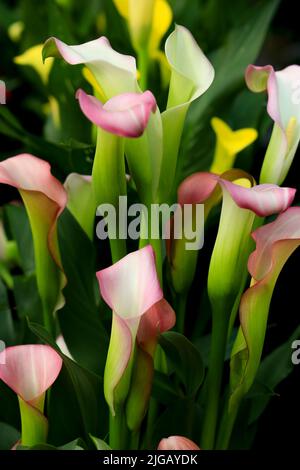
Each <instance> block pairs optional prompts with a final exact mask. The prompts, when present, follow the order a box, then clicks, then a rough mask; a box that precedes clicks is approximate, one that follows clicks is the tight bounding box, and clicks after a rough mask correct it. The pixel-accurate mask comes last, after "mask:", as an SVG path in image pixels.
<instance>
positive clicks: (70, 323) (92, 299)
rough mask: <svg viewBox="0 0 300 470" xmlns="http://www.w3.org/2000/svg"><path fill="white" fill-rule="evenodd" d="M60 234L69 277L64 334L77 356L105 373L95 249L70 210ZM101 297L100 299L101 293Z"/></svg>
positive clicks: (62, 313) (61, 319)
mask: <svg viewBox="0 0 300 470" xmlns="http://www.w3.org/2000/svg"><path fill="white" fill-rule="evenodd" d="M58 234H59V245H60V251H61V257H62V263H63V266H64V270H65V273H66V276H67V279H68V283H67V286H66V288H65V289H64V296H65V299H66V304H65V306H64V308H63V309H62V310H61V311H59V313H58V316H59V322H60V326H61V330H62V334H63V336H64V339H65V341H66V344H67V346H68V348H69V350H70V352H71V354H72V356H73V357H74V359H75V360H76V361H77V362H78V363H79V364H82V365H83V366H85V367H87V368H88V369H90V370H93V371H94V372H96V373H98V374H99V375H101V376H103V370H104V366H105V361H106V356H107V348H108V336H107V333H106V331H105V329H104V327H103V324H102V322H101V318H100V311H99V308H98V306H97V303H96V294H95V291H96V289H94V286H95V283H96V261H95V250H94V247H93V245H92V243H91V242H90V240H89V239H88V237H87V236H86V234H85V232H84V231H83V230H82V229H81V227H80V226H79V225H78V223H77V222H76V221H75V219H74V218H73V216H72V215H71V214H70V212H69V211H68V210H66V211H65V212H64V213H63V214H62V216H61V217H60V220H59V224H58ZM98 292H99V290H98ZM97 297H98V298H97V301H98V303H99V300H100V297H99V294H98V295H97Z"/></svg>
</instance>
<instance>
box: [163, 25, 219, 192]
mask: <svg viewBox="0 0 300 470" xmlns="http://www.w3.org/2000/svg"><path fill="white" fill-rule="evenodd" d="M165 48H166V56H167V60H168V62H169V64H170V67H171V70H172V73H171V82H170V89H169V98H168V105H167V110H166V111H165V112H164V113H163V114H162V124H163V159H162V165H161V171H160V180H159V189H158V199H159V201H166V200H168V198H169V195H170V192H171V190H172V187H173V184H174V177H175V172H176V165H177V156H178V152H179V146H180V141H181V136H182V132H183V126H184V122H185V118H186V114H187V111H188V109H189V107H190V105H191V103H192V102H193V101H194V100H196V99H197V98H199V97H200V96H201V95H202V94H203V93H205V91H206V90H207V89H208V88H209V87H210V85H211V84H212V82H213V79H214V69H213V66H212V65H211V63H210V62H209V60H208V59H207V58H206V57H205V55H204V54H203V52H202V51H201V49H200V47H199V46H198V44H197V43H196V41H195V39H194V38H193V36H192V34H191V33H190V32H189V31H188V29H186V28H185V27H183V26H176V28H175V31H174V32H173V33H171V34H170V36H169V37H168V39H167V42H166V46H165Z"/></svg>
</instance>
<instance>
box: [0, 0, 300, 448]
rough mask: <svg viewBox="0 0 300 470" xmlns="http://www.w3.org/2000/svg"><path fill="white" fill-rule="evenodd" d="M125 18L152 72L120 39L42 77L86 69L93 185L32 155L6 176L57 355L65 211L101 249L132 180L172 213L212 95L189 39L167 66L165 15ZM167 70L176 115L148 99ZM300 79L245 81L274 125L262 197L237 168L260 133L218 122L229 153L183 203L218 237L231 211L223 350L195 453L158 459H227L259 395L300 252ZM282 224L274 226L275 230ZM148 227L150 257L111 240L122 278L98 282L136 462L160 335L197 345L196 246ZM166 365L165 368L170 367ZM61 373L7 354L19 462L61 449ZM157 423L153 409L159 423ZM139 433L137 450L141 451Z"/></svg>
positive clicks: (216, 329)
mask: <svg viewBox="0 0 300 470" xmlns="http://www.w3.org/2000/svg"><path fill="white" fill-rule="evenodd" d="M115 3H116V5H117V7H118V9H119V11H120V13H121V14H122V16H123V17H124V18H125V19H126V20H127V21H128V27H129V31H130V36H131V39H132V44H133V46H134V49H135V50H136V52H137V55H138V61H139V71H138V70H137V67H136V61H135V59H134V58H133V57H131V56H127V55H123V54H120V53H119V52H117V51H115V50H114V49H113V48H112V47H111V45H110V43H109V41H108V39H107V38H106V37H101V38H99V39H96V40H93V41H90V42H87V43H85V44H81V45H67V44H65V43H64V42H62V41H61V40H60V39H58V38H54V37H51V38H50V39H48V40H47V41H46V43H45V44H44V47H43V51H42V54H43V60H44V61H45V65H44V67H45V69H44V70H47V67H48V66H49V65H48V64H49V61H51V64H52V61H53V59H52V58H53V57H54V58H56V59H62V60H64V61H65V62H66V63H67V64H69V65H70V66H74V65H75V66H77V65H84V67H85V68H84V75H85V76H86V78H87V79H88V81H89V82H90V84H92V86H93V90H94V95H93V96H92V95H89V94H87V93H86V92H85V91H84V90H83V89H79V90H78V91H77V93H76V96H74V100H75V99H77V100H78V105H79V106H80V108H81V110H82V112H83V114H84V115H85V116H86V118H87V119H88V120H89V121H91V123H92V124H93V125H94V126H96V128H97V142H96V153H95V158H94V163H93V171H92V175H79V174H75V173H73V174H70V175H69V176H68V178H67V180H66V182H65V184H64V185H63V184H62V183H61V182H60V181H59V180H58V179H56V178H55V177H54V176H53V175H52V174H51V168H50V165H49V164H48V163H47V162H46V161H43V160H41V159H39V158H37V157H35V156H33V155H29V154H22V155H18V156H14V157H11V158H8V159H6V160H4V161H2V162H0V182H1V183H3V184H6V185H10V186H13V187H15V188H17V189H18V191H19V193H20V196H21V198H22V200H23V203H24V206H25V208H26V211H27V214H28V218H29V221H30V226H31V231H32V236H33V243H34V253H35V266H36V279H37V288H38V293H39V296H40V299H41V302H42V309H43V322H44V325H43V326H44V327H45V328H46V329H47V331H48V333H49V334H50V335H52V337H53V338H54V339H55V340H56V334H57V331H58V329H59V327H58V322H57V318H56V312H57V311H58V310H59V309H60V308H61V307H62V306H63V304H64V296H63V289H64V287H65V286H66V285H67V282H68V279H67V277H66V275H65V273H64V266H63V263H62V261H61V253H60V246H59V242H58V234H57V223H58V219H59V217H60V216H61V214H62V212H63V211H64V209H65V208H66V207H67V208H68V209H69V211H70V212H71V213H72V215H73V216H74V218H75V219H76V220H77V222H78V223H79V224H80V226H81V228H82V229H83V230H84V232H85V233H86V235H87V237H89V239H90V240H94V226H95V215H96V210H97V207H98V206H99V205H101V204H104V203H105V204H106V203H109V204H112V205H113V206H114V207H115V208H116V210H118V202H119V197H120V196H126V194H127V189H128V184H129V183H128V181H129V180H128V176H127V175H126V171H127V169H128V172H129V174H130V184H133V185H134V187H135V188H136V191H137V194H138V196H139V199H140V201H141V202H142V203H143V204H144V205H145V206H146V207H148V208H150V207H151V205H152V204H162V203H170V202H173V201H172V188H173V186H174V182H175V172H176V165H177V158H178V154H179V148H180V142H181V137H182V133H183V129H184V123H185V118H186V115H187V112H188V109H189V106H190V105H191V103H192V102H193V101H194V100H196V99H200V97H201V95H202V94H204V93H205V92H206V91H207V90H208V88H209V87H210V86H211V84H212V83H213V80H214V68H213V65H212V64H211V63H210V61H209V60H208V59H207V58H206V57H205V55H204V54H203V52H202V51H201V49H200V47H199V46H198V45H197V43H196V41H195V40H194V38H193V36H192V34H191V33H190V32H189V31H188V30H187V29H186V28H185V27H183V26H176V28H175V30H174V31H173V32H172V33H171V34H170V36H169V37H168V39H167V41H166V45H165V55H164V54H163V53H162V52H161V51H159V43H160V40H161V37H162V36H163V34H164V33H165V31H166V30H167V29H168V28H169V25H170V22H171V15H170V13H169V7H168V5H167V2H165V1H164V0H157V1H153V2H150V1H140V2H138V3H139V7H138V8H133V7H132V6H131V4H132V2H130V1H129V2H121V1H115ZM140 8H141V9H140ZM158 8H162V9H163V10H164V15H163V16H162V25H161V27H162V31H159V32H158V31H156V30H155V31H153V30H152V28H151V24H152V18H153V15H156V14H157V13H156V9H158ZM150 10H151V11H150ZM159 11H161V10H159ZM149 18H150V19H151V21H149ZM48 58H51V59H48ZM153 60H156V61H158V62H159V64H160V67H161V74H162V82H163V83H164V84H168V85H169V94H168V101H167V107H166V110H165V111H163V112H161V111H160V110H159V108H158V106H157V103H156V99H155V96H154V95H153V94H152V92H151V91H149V90H147V89H146V87H147V74H148V71H149V67H150V66H151V61H153ZM45 77H47V73H46V75H45ZM299 80H300V67H298V66H290V67H287V68H286V69H284V70H282V71H279V72H275V71H274V69H273V68H272V66H266V67H256V66H252V65H250V66H249V67H248V69H247V71H246V83H247V85H248V87H249V88H250V90H252V91H253V92H263V91H265V90H267V94H268V106H267V110H268V113H269V116H270V117H271V119H272V120H273V121H274V127H273V132H272V135H271V138H270V142H269V145H268V147H267V150H266V155H265V158H264V161H263V165H262V170H261V175H260V181H259V184H256V182H255V180H254V178H253V177H252V176H251V175H250V174H248V173H246V172H245V171H242V170H239V169H236V168H233V167H234V164H235V159H236V156H237V154H238V153H239V152H240V151H242V150H243V149H244V148H246V147H247V146H248V145H250V144H252V143H253V142H254V141H255V139H256V138H257V132H256V131H255V130H254V129H240V130H237V131H233V130H231V129H230V127H229V126H228V125H227V124H226V123H225V122H223V121H222V120H221V119H219V118H217V117H216V118H214V119H213V120H212V127H213V129H214V131H215V134H216V148H215V154H214V159H213V163H212V166H211V168H210V171H208V172H200V173H195V174H192V175H191V176H189V177H188V178H186V179H185V180H184V181H183V182H182V183H181V184H180V186H179V188H178V192H177V195H178V201H177V202H178V204H180V205H181V206H184V205H185V204H192V205H194V206H196V205H197V204H204V218H205V223H206V221H207V220H208V219H209V217H210V213H211V211H212V210H213V209H214V208H215V207H216V206H217V205H220V204H221V215H220V220H219V228H218V233H217V237H216V240H215V243H214V248H213V252H212V256H211V260H210V265H209V273H208V280H207V288H208V296H209V300H210V304H211V310H212V336H211V346H210V360H209V367H208V371H207V375H206V379H205V381H206V382H205V383H206V394H205V401H204V407H203V409H204V414H203V420H202V422H200V423H197V425H198V426H199V439H198V441H197V442H193V441H191V440H189V439H188V438H187V436H185V437H184V436H171V437H168V436H165V437H166V438H165V439H163V440H162V441H161V442H160V443H156V444H155V445H156V447H157V446H158V449H160V450H169V449H178V450H185V449H186V450H193V449H198V448H199V447H200V448H203V449H213V448H218V449H226V448H227V447H228V445H229V442H230V437H231V434H232V430H233V427H234V424H235V421H236V418H237V415H238V412H239V408H240V405H241V402H242V400H243V398H244V397H245V396H246V394H247V392H248V391H249V389H250V388H251V386H252V385H253V383H254V380H255V377H256V374H257V371H258V368H259V365H260V362H261V358H262V351H263V346H264V340H265V334H266V329H267V321H268V313H269V306H270V302H271V298H272V293H273V290H274V287H275V284H276V281H277V278H278V276H279V274H280V271H281V270H282V268H283V266H284V264H285V263H286V261H287V260H288V258H289V257H290V256H291V255H292V253H293V252H294V251H295V249H296V248H297V247H298V246H299V245H300V208H299V207H290V206H291V204H292V203H293V200H294V196H295V192H296V191H295V189H293V188H287V187H281V186H280V185H282V184H283V183H284V180H285V178H286V176H287V174H288V171H289V169H290V167H291V164H292V161H293V158H294V155H295V152H296V149H297V146H298V143H299V139H300V106H299V104H298V101H297V100H296V99H295V97H294V96H293V95H294V94H295V83H299ZM125 159H126V160H125ZM125 161H126V163H125ZM271 215H273V216H274V215H276V218H273V219H272V222H271V223H268V221H267V223H266V220H265V219H266V217H268V216H271ZM193 216H194V214H193V213H192V214H191V217H193ZM148 223H149V221H148ZM171 226H172V224H171ZM143 228H145V227H143V220H142V222H141V238H140V242H139V247H138V249H137V250H136V251H134V252H131V253H128V252H127V246H126V240H124V239H118V238H115V237H113V236H111V234H110V233H108V235H109V237H110V250H111V259H112V265H111V266H109V267H107V268H105V269H102V270H100V271H99V272H97V273H95V276H97V280H98V283H99V289H100V293H101V297H102V299H103V300H104V301H105V303H106V304H107V305H108V306H109V307H110V309H111V311H112V316H111V334H110V342H109V349H108V354H107V358H106V367H105V373H104V396H105V400H106V402H107V406H108V407H109V413H110V423H109V435H108V444H109V446H110V448H112V449H125V448H128V446H129V444H128V442H135V445H136V448H139V447H140V446H141V439H140V433H141V430H142V429H143V432H145V422H146V421H145V417H147V416H148V415H149V403H150V400H151V389H152V382H153V375H154V369H155V368H156V369H159V368H160V367H162V368H165V365H164V364H165V361H164V357H163V355H164V353H163V352H162V350H159V349H158V347H157V346H158V341H159V336H160V334H162V333H164V332H166V331H168V330H170V329H172V328H173V327H174V326H175V328H176V329H177V331H179V332H181V333H184V332H185V331H186V330H185V328H186V324H187V322H188V312H187V309H186V302H187V298H188V295H189V290H190V288H191V285H192V282H193V280H194V277H195V273H196V265H197V258H198V251H195V250H194V251H191V250H187V249H186V240H185V239H184V237H183V238H181V239H177V238H175V237H173V238H172V237H171V239H170V240H168V241H167V243H166V241H165V240H163V239H162V238H161V239H152V238H151V236H150V235H149V237H148V238H146V237H143V236H142V235H143ZM161 229H162V228H161V227H159V230H161ZM94 243H97V242H96V241H95V242H94ZM203 249H204V250H205V244H204V248H203ZM163 268H164V270H163ZM163 272H167V276H163ZM249 273H250V276H251V281H250V284H249V285H248V286H247V282H248V279H249V277H248V276H249ZM165 277H166V279H165ZM167 282H168V283H169V287H170V288H171V290H172V292H173V293H174V294H175V295H174V298H176V299H180V301H179V302H174V304H172V305H171V303H172V302H171V301H170V303H169V302H168V301H167V300H166V298H165V294H164V292H165V285H166V283H167ZM168 299H169V297H168ZM169 300H170V299H169ZM174 310H175V311H174ZM84 314H85V312H84V311H83V312H82V315H83V316H84ZM236 324H238V332H237V335H236V337H235V341H234V344H233V347H232V350H231V359H230V384H229V393H228V395H227V398H226V401H225V404H224V403H222V407H221V400H220V396H221V387H222V380H223V367H224V357H225V351H226V347H227V344H228V338H229V337H230V336H231V333H232V331H233V327H234V325H236ZM158 354H159V355H160V358H159V359H160V360H156V359H157V355H158ZM62 364H63V361H62V359H61V356H60V355H59V354H58V353H57V352H56V351H55V350H54V349H53V348H51V347H50V346H48V345H38V344H35V345H22V346H13V347H8V348H6V349H5V350H4V351H2V352H1V353H0V378H1V380H2V381H3V382H4V383H5V384H6V385H8V386H9V387H10V388H11V389H12V390H13V391H14V392H15V393H16V394H17V396H18V401H19V407H20V415H21V424H22V430H21V439H20V442H18V443H16V445H15V448H17V447H18V446H20V445H21V446H28V447H32V446H35V445H38V444H41V443H46V442H47V434H48V421H47V416H46V414H45V411H44V410H45V409H44V405H45V397H46V392H47V390H48V389H49V388H50V387H51V385H52V384H53V383H54V381H55V380H56V378H57V377H58V375H59V373H60V370H61V368H62ZM186 367H187V368H188V367H189V364H188V363H187V364H186ZM155 411H156V412H157V410H155V409H153V407H152V408H151V413H152V415H153V414H155ZM152 418H153V416H152ZM149 422H151V420H148V421H147V423H149ZM219 423H220V424H219ZM146 432H147V430H146ZM130 434H131V435H132V436H134V437H133V439H131V440H130V439H129V438H128V435H130ZM189 437H191V436H189Z"/></svg>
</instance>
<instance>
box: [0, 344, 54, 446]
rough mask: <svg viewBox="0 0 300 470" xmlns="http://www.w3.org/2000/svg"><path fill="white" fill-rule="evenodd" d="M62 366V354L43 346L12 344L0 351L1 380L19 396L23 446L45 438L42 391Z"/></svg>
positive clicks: (46, 425) (46, 424)
mask: <svg viewBox="0 0 300 470" xmlns="http://www.w3.org/2000/svg"><path fill="white" fill-rule="evenodd" d="M61 368H62V359H61V357H60V356H59V354H57V352H56V351H55V350H54V349H52V348H51V347H50V346H46V345H40V344H28V345H24V346H13V347H8V348H6V349H5V350H4V351H2V352H1V353H0V379H1V380H3V382H4V383H6V385H8V386H9V387H10V388H11V389H12V390H13V391H14V392H15V393H16V394H17V395H18V399H19V407H20V413H21V424H22V432H21V444H22V445H24V446H29V447H31V446H34V445H36V444H41V443H45V442H46V440H47V434H48V421H47V419H46V417H45V416H44V415H43V410H44V401H45V393H46V391H47V390H48V389H49V388H50V387H51V385H52V384H53V383H54V382H55V380H56V379H57V377H58V375H59V373H60V370H61Z"/></svg>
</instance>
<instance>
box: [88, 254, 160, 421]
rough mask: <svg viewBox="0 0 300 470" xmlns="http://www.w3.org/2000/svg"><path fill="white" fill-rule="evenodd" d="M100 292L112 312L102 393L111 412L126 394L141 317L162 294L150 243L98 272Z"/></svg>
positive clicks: (114, 410) (122, 400)
mask: <svg viewBox="0 0 300 470" xmlns="http://www.w3.org/2000/svg"><path fill="white" fill-rule="evenodd" d="M97 279H98V282H99V287H100V292H101V295H102V297H103V299H104V300H105V302H106V303H107V304H108V305H109V306H110V308H111V309H112V311H113V322H112V332H111V339H110V344H109V350H108V355H107V362H106V367H105V373H104V394H105V398H106V401H107V403H108V404H109V406H110V409H111V412H112V414H113V415H115V412H116V406H118V405H119V404H122V403H123V402H124V400H125V398H126V396H127V394H128V391H129V385H130V377H131V366H132V358H133V352H134V346H135V339H136V335H137V331H138V327H139V323H140V319H141V317H142V315H143V314H144V313H146V312H147V310H149V309H150V308H151V307H152V306H153V305H154V304H155V303H156V302H158V301H159V300H161V299H162V297H163V293H162V290H161V287H160V284H159V280H158V277H157V273H156V266H155V257H154V252H153V249H152V247H151V246H149V245H148V246H146V247H145V248H142V249H141V250H138V251H135V252H133V253H130V254H129V255H127V256H125V257H124V258H123V259H121V260H120V261H118V262H117V263H115V264H114V265H112V266H111V267H109V268H106V269H103V270H102V271H99V272H98V273H97Z"/></svg>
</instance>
